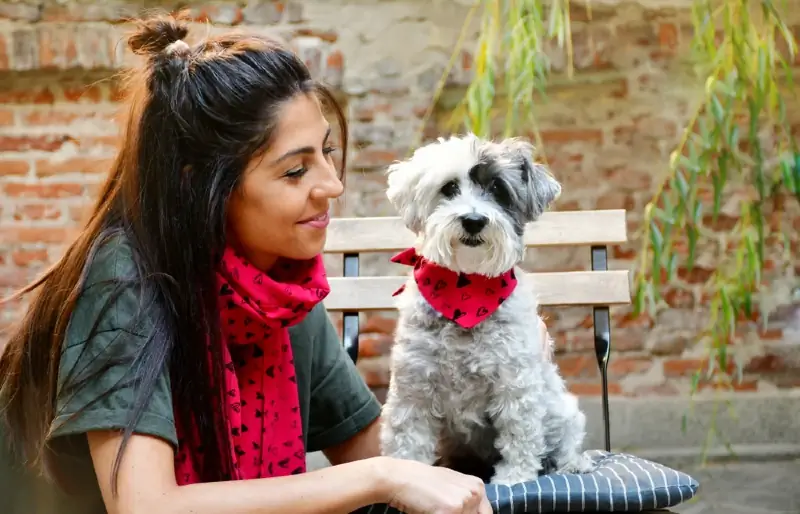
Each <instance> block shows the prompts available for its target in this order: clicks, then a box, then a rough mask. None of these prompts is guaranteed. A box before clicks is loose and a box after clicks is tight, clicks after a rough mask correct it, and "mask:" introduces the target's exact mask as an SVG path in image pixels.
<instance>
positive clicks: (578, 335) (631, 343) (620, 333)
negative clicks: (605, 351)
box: [567, 327, 647, 367]
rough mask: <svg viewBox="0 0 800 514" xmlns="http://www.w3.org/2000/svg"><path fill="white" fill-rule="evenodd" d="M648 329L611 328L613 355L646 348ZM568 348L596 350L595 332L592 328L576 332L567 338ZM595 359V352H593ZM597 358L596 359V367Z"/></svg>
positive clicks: (576, 350) (579, 350)
mask: <svg viewBox="0 0 800 514" xmlns="http://www.w3.org/2000/svg"><path fill="white" fill-rule="evenodd" d="M646 334H647V331H646V330H645V329H641V328H636V327H634V328H624V329H616V328H614V329H612V330H611V355H612V358H613V355H614V354H615V353H617V352H638V351H641V350H642V349H644V340H645V337H646ZM567 341H568V342H567V348H568V349H569V351H571V352H594V334H593V332H592V329H591V328H589V329H585V330H581V331H579V332H574V333H572V334H570V335H569V337H568V339H567ZM591 357H592V359H595V356H594V353H591ZM596 366H597V364H596V359H595V367H596Z"/></svg>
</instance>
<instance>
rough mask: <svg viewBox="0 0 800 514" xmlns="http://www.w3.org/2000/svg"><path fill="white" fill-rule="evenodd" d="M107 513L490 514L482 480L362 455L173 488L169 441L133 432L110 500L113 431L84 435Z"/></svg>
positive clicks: (115, 438)
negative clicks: (392, 512)
mask: <svg viewBox="0 0 800 514" xmlns="http://www.w3.org/2000/svg"><path fill="white" fill-rule="evenodd" d="M87 438H88V440H89V450H90V452H91V456H92V462H93V464H94V469H95V473H96V475H97V480H98V483H99V484H100V490H101V492H102V494H103V500H104V503H105V505H106V510H107V511H108V512H109V514H152V513H154V512H158V513H159V514H172V513H181V514H183V513H187V512H191V513H192V514H206V513H208V514H212V513H213V514H233V513H236V514H256V513H258V514H270V513H284V512H291V513H293V514H317V513H320V514H321V513H325V514H329V513H332V514H335V513H348V512H352V511H354V510H357V509H359V508H361V507H364V506H367V505H371V504H374V503H387V504H389V505H391V506H393V507H396V508H399V509H401V510H402V511H403V512H408V513H410V514H417V513H418V514H427V513H430V512H436V513H438V514H491V512H492V508H491V506H490V505H489V502H488V500H487V498H486V492H485V489H484V485H483V482H481V480H480V479H478V478H476V477H471V476H467V475H463V474H461V473H457V472H455V471H451V470H449V469H446V468H438V467H433V466H426V465H424V464H420V463H418V462H412V461H404V460H398V459H389V458H386V457H376V458H368V459H362V460H356V461H354V462H350V463H345V464H342V465H339V466H331V467H329V468H325V469H321V470H317V471H313V472H310V473H306V474H301V475H291V476H286V477H277V478H262V479H254V480H241V481H228V482H214V483H208V484H193V485H187V486H178V485H177V482H176V481H175V471H174V465H175V464H174V460H173V459H174V456H173V450H172V446H170V444H169V443H167V442H165V441H163V440H161V439H158V438H155V437H150V436H145V435H133V436H132V437H131V439H130V441H129V442H128V446H127V447H126V449H125V453H124V457H123V459H122V462H121V464H120V468H119V476H118V481H117V495H116V496H114V495H112V492H111V479H112V473H111V470H112V467H113V464H114V459H115V458H116V455H117V449H118V448H119V444H120V442H121V441H122V436H121V435H120V434H119V432H112V431H96V432H88V433H87Z"/></svg>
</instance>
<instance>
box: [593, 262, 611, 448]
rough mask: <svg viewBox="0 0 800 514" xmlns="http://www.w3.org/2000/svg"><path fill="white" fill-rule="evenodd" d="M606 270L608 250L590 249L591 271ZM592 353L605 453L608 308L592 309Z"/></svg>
mask: <svg viewBox="0 0 800 514" xmlns="http://www.w3.org/2000/svg"><path fill="white" fill-rule="evenodd" d="M606 270H608V250H607V249H606V247H605V246H593V247H592V271H606ZM592 314H593V317H594V351H595V354H596V356H597V365H598V366H599V367H600V376H601V378H602V381H603V426H604V428H605V443H606V451H611V422H610V420H609V414H608V359H609V357H610V356H611V315H610V313H609V309H608V307H594V309H593V310H592Z"/></svg>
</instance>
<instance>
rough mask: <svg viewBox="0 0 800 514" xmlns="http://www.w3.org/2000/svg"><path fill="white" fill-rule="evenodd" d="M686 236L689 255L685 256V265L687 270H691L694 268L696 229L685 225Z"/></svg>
mask: <svg viewBox="0 0 800 514" xmlns="http://www.w3.org/2000/svg"><path fill="white" fill-rule="evenodd" d="M686 236H687V239H688V243H689V255H688V256H687V257H686V267H687V269H688V270H689V271H692V269H694V258H695V253H696V251H697V236H698V233H697V229H696V228H695V227H694V226H692V225H688V226H687V227H686Z"/></svg>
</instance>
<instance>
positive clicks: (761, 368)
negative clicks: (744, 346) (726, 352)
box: [744, 354, 788, 374]
mask: <svg viewBox="0 0 800 514" xmlns="http://www.w3.org/2000/svg"><path fill="white" fill-rule="evenodd" d="M787 369H788V366H787V365H786V363H785V362H784V360H783V359H782V358H781V357H779V356H777V355H769V354H767V355H760V356H758V357H753V358H752V359H750V361H749V362H748V363H747V364H746V365H745V367H744V372H745V373H758V374H762V373H775V372H778V371H785V370H787Z"/></svg>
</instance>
